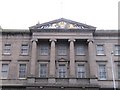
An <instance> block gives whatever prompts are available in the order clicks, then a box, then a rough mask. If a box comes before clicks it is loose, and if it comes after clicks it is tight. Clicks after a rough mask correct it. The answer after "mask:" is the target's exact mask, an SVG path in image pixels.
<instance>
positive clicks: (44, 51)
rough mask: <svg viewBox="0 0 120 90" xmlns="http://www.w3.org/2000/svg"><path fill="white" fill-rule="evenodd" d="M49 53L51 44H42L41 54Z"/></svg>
mask: <svg viewBox="0 0 120 90" xmlns="http://www.w3.org/2000/svg"><path fill="white" fill-rule="evenodd" d="M48 54H49V46H48V45H41V46H40V55H48Z"/></svg>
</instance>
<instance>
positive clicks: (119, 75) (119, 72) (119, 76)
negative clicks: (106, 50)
mask: <svg viewBox="0 0 120 90" xmlns="http://www.w3.org/2000/svg"><path fill="white" fill-rule="evenodd" d="M118 79H120V65H118Z"/></svg>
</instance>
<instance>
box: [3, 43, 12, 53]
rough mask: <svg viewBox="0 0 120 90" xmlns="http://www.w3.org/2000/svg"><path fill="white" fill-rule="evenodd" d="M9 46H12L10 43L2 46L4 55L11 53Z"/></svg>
mask: <svg viewBox="0 0 120 90" xmlns="http://www.w3.org/2000/svg"><path fill="white" fill-rule="evenodd" d="M6 45H9V48H7V47H6ZM11 48H12V45H11V43H5V44H4V47H3V54H4V55H11Z"/></svg>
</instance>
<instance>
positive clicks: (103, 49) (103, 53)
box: [96, 44, 105, 56]
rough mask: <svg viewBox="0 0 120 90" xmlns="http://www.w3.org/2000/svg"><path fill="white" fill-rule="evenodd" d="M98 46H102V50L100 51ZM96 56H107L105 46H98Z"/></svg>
mask: <svg viewBox="0 0 120 90" xmlns="http://www.w3.org/2000/svg"><path fill="white" fill-rule="evenodd" d="M98 46H102V50H98ZM99 52H102V53H99ZM96 55H99V56H102V55H105V45H104V44H97V45H96Z"/></svg>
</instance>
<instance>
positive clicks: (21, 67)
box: [19, 64, 26, 78]
mask: <svg viewBox="0 0 120 90" xmlns="http://www.w3.org/2000/svg"><path fill="white" fill-rule="evenodd" d="M19 77H20V78H25V77H26V64H20V65H19Z"/></svg>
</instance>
